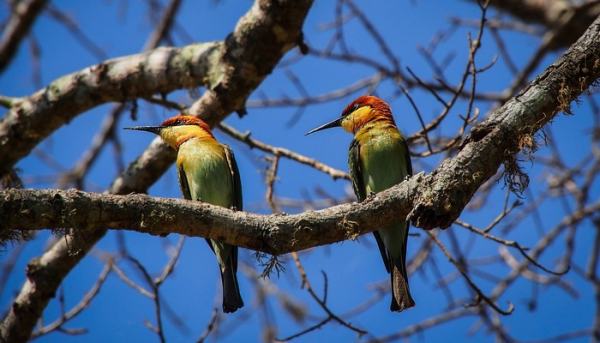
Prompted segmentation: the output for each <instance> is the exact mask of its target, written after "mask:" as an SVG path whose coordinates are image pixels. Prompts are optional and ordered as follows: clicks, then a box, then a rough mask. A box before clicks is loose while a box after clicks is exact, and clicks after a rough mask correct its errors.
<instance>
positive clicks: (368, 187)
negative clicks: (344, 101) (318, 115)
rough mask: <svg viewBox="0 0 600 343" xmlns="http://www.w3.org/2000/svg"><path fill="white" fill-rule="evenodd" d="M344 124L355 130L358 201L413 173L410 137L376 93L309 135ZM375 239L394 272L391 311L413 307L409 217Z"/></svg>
mask: <svg viewBox="0 0 600 343" xmlns="http://www.w3.org/2000/svg"><path fill="white" fill-rule="evenodd" d="M338 126H341V127H343V128H344V129H345V130H346V131H348V132H351V133H353V134H354V139H353V140H352V143H351V144H350V151H349V155H348V165H349V169H350V177H351V179H352V186H353V188H354V193H355V194H356V197H357V198H358V200H359V201H363V200H365V198H366V197H367V196H369V195H370V194H372V193H376V192H380V191H382V190H385V189H387V188H390V187H392V186H393V185H395V184H398V183H400V182H402V181H404V180H405V179H406V178H407V177H408V176H410V175H412V165H411V162H410V156H409V151H408V146H407V144H406V140H405V139H404V137H402V134H401V133H400V131H398V128H397V127H396V123H395V122H394V118H393V117H392V110H391V109H390V106H389V105H388V104H387V103H386V102H385V101H383V100H381V99H379V98H378V97H375V96H361V97H359V98H357V99H356V100H354V101H353V102H352V103H350V105H348V106H347V107H346V109H344V111H343V112H342V115H341V117H340V118H338V119H336V120H334V121H332V122H329V123H327V124H325V125H322V126H319V127H317V128H315V129H313V130H311V131H309V132H308V133H307V135H309V134H311V133H314V132H317V131H320V130H324V129H328V128H332V127H338ZM373 233H374V235H375V239H376V240H377V245H378V246H379V250H380V252H381V256H382V257H383V263H384V264H385V268H386V269H387V271H388V273H391V274H390V276H391V282H392V303H391V305H390V310H391V311H402V310H404V309H407V308H409V307H413V306H414V305H415V302H414V300H413V298H412V296H411V295H410V290H409V287H408V276H407V274H406V245H407V238H408V222H407V221H406V220H405V219H404V218H399V220H398V222H396V223H394V224H392V225H390V226H388V227H384V228H381V229H379V230H377V231H375V232H373Z"/></svg>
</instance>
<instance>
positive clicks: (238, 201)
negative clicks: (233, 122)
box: [223, 144, 244, 272]
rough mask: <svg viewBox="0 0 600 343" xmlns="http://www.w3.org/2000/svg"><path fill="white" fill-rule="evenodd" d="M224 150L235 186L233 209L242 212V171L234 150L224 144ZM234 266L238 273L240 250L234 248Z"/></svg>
mask: <svg viewBox="0 0 600 343" xmlns="http://www.w3.org/2000/svg"><path fill="white" fill-rule="evenodd" d="M223 150H224V151H225V158H227V164H228V165H229V172H230V173H231V185H232V186H233V209H234V210H237V211H241V210H242V209H243V207H244V203H243V201H242V181H241V180H240V171H239V169H238V165H237V162H236V161H235V155H234V154H233V150H231V148H230V147H229V146H228V145H225V144H223ZM231 258H232V265H233V270H234V272H237V265H238V249H237V247H234V249H232V255H231Z"/></svg>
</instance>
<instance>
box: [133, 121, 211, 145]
mask: <svg viewBox="0 0 600 343" xmlns="http://www.w3.org/2000/svg"><path fill="white" fill-rule="evenodd" d="M125 129H126V130H138V131H148V132H152V133H155V134H157V135H159V136H160V138H162V140H163V141H164V142H165V143H167V144H168V145H170V146H171V147H172V148H174V149H177V148H179V146H180V145H181V144H182V143H183V142H185V141H187V140H188V139H190V138H194V137H198V138H212V139H214V136H213V134H212V132H211V131H210V127H209V126H208V124H206V122H205V121H203V120H202V119H200V118H196V117H194V116H186V115H176V116H174V117H171V118H169V119H167V120H165V121H164V122H162V124H160V125H159V126H134V127H127V128H125Z"/></svg>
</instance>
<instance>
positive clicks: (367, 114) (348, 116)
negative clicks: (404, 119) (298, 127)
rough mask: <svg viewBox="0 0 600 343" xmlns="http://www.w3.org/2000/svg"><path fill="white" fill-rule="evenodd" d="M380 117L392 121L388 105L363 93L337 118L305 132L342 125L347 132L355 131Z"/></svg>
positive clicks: (308, 133)
mask: <svg viewBox="0 0 600 343" xmlns="http://www.w3.org/2000/svg"><path fill="white" fill-rule="evenodd" d="M381 119H385V120H386V121H391V122H392V123H393V122H394V118H393V117H392V110H391V109H390V105H388V104H387V103H386V102H385V101H383V100H381V99H380V98H378V97H376V96H372V95H363V96H361V97H358V98H357V99H355V100H354V101H352V102H351V103H350V104H349V105H348V106H346V108H345V109H344V111H343V112H342V115H341V116H340V117H339V118H337V119H335V120H333V121H331V122H329V123H327V124H324V125H321V126H319V127H317V128H314V129H312V130H310V131H309V132H307V133H306V134H307V135H310V134H311V133H314V132H317V131H321V130H325V129H329V128H332V127H338V126H341V127H343V128H344V130H346V131H348V132H351V133H356V132H357V131H358V130H360V128H362V127H363V126H364V125H365V124H366V123H368V122H371V121H374V120H381Z"/></svg>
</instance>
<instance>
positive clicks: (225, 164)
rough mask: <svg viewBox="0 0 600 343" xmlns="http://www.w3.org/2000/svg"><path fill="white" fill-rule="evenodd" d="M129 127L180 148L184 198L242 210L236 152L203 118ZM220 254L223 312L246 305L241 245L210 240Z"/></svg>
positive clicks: (209, 243)
mask: <svg viewBox="0 0 600 343" xmlns="http://www.w3.org/2000/svg"><path fill="white" fill-rule="evenodd" d="M127 129H129V130H141V131H148V132H152V133H155V134H157V135H159V136H160V137H161V138H162V140H163V141H164V142H165V143H167V144H168V145H170V146H171V147H172V148H173V149H175V150H176V151H177V163H176V164H177V172H178V175H179V185H180V186H181V192H182V193H183V196H184V198H186V199H188V200H199V201H204V202H207V203H210V204H213V205H217V206H222V207H227V208H232V209H235V210H242V185H241V182H240V174H239V172H238V167H237V163H236V162H235V158H234V156H233V151H231V149H230V148H229V147H228V146H227V145H224V144H220V143H219V142H218V141H217V140H216V139H215V137H214V136H213V134H212V132H211V131H210V127H209V126H208V125H207V124H206V123H205V122H204V121H202V120H201V119H198V118H196V117H192V116H184V115H178V116H174V117H172V118H169V119H167V120H165V121H164V122H163V123H162V124H161V125H160V126H137V127H131V128H127ZM206 241H207V242H208V245H209V247H210V248H211V249H212V251H213V252H214V253H215V255H216V256H217V261H218V262H219V270H220V272H221V282H222V284H223V312H225V313H230V312H235V311H236V310H237V309H239V308H241V307H242V306H244V302H243V301H242V297H241V295H240V289H239V286H238V281H237V276H236V272H237V262H238V261H237V260H238V248H237V247H236V246H233V245H230V244H226V243H222V242H219V241H216V240H213V239H207V240H206Z"/></svg>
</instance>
